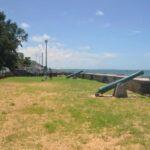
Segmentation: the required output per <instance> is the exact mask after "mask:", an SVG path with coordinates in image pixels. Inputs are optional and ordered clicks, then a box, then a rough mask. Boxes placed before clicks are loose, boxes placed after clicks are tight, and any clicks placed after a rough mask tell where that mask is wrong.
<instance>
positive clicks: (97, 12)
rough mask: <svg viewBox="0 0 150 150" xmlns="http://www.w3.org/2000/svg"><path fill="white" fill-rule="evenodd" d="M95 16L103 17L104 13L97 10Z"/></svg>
mask: <svg viewBox="0 0 150 150" xmlns="http://www.w3.org/2000/svg"><path fill="white" fill-rule="evenodd" d="M95 14H96V16H104V12H103V11H101V10H97V11H96V13H95Z"/></svg>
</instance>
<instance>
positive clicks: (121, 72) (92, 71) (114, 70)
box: [59, 69, 150, 77]
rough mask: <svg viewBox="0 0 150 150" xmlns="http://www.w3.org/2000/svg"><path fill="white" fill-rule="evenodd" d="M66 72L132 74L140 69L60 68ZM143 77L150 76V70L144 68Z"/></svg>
mask: <svg viewBox="0 0 150 150" xmlns="http://www.w3.org/2000/svg"><path fill="white" fill-rule="evenodd" d="M59 70H61V71H64V72H77V71H80V70H83V71H84V72H86V73H101V74H117V75H130V74H133V73H135V72H137V71H140V70H119V69H59ZM143 71H144V75H143V77H150V70H143Z"/></svg>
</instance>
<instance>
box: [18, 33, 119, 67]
mask: <svg viewBox="0 0 150 150" xmlns="http://www.w3.org/2000/svg"><path fill="white" fill-rule="evenodd" d="M43 37H50V36H48V35H47V36H43ZM37 39H38V38H37ZM37 39H36V40H37ZM42 39H43V38H42ZM53 39H54V38H53ZM37 41H40V40H39V39H38V40H37ZM43 44H44V43H43ZM89 50H90V51H89ZM20 51H21V52H23V53H24V54H25V56H29V57H31V58H32V59H35V58H36V56H41V53H42V51H43V52H45V45H42V44H39V45H38V46H30V47H26V48H20ZM116 57H117V54H115V53H109V52H99V53H98V52H92V49H91V47H90V46H89V45H85V46H81V47H79V48H77V49H76V50H75V49H70V48H66V47H65V46H64V45H63V44H62V43H60V42H58V41H56V40H53V41H50V42H49V43H48V66H50V67H52V68H100V67H104V66H105V65H106V62H111V61H112V60H114V59H115V58H116ZM108 67H109V66H108Z"/></svg>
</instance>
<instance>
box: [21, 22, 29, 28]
mask: <svg viewBox="0 0 150 150" xmlns="http://www.w3.org/2000/svg"><path fill="white" fill-rule="evenodd" d="M20 26H21V27H22V28H24V29H25V28H29V27H30V25H29V24H28V23H26V22H22V23H21V25H20Z"/></svg>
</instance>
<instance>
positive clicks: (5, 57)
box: [0, 12, 28, 70]
mask: <svg viewBox="0 0 150 150" xmlns="http://www.w3.org/2000/svg"><path fill="white" fill-rule="evenodd" d="M27 37H28V34H27V33H26V32H25V31H24V29H22V28H19V27H18V26H17V24H16V23H15V22H12V21H11V20H10V19H9V20H6V16H5V14H4V13H3V12H0V69H1V68H2V67H8V68H9V69H10V70H14V69H15V68H16V67H17V59H18V53H17V48H18V46H22V42H23V41H27Z"/></svg>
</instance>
